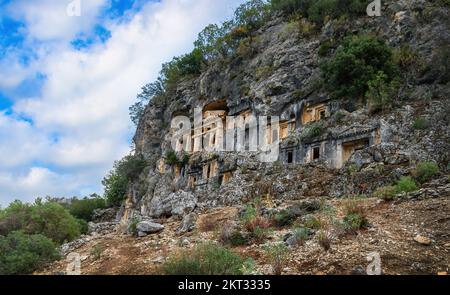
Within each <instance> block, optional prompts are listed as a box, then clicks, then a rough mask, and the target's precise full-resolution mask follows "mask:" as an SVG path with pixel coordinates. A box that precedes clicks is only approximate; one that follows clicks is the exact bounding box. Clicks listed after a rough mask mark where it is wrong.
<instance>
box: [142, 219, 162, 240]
mask: <svg viewBox="0 0 450 295" xmlns="http://www.w3.org/2000/svg"><path fill="white" fill-rule="evenodd" d="M163 229H164V225H161V224H159V223H156V222H152V221H141V222H139V223H138V224H137V225H136V231H137V232H138V236H139V237H143V236H146V235H148V234H154V233H158V232H160V231H162V230H163Z"/></svg>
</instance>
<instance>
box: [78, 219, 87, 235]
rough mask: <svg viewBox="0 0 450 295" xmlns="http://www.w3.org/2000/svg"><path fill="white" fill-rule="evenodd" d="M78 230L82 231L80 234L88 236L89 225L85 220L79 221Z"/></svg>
mask: <svg viewBox="0 0 450 295" xmlns="http://www.w3.org/2000/svg"><path fill="white" fill-rule="evenodd" d="M77 223H78V228H79V229H80V234H82V235H87V234H88V232H89V225H88V223H87V221H86V220H84V219H77Z"/></svg>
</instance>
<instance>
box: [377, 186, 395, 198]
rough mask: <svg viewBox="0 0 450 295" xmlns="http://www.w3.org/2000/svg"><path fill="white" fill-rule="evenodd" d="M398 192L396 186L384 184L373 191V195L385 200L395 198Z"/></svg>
mask: <svg viewBox="0 0 450 295" xmlns="http://www.w3.org/2000/svg"><path fill="white" fill-rule="evenodd" d="M396 193H397V188H396V187H395V186H383V187H379V188H377V189H376V190H375V191H374V192H373V196H374V197H376V198H379V199H382V200H385V201H391V200H393V199H394V198H395V194H396Z"/></svg>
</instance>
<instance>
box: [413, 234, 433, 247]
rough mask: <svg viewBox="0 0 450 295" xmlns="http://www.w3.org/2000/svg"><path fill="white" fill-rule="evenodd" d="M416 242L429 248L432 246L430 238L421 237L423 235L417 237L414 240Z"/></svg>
mask: <svg viewBox="0 0 450 295" xmlns="http://www.w3.org/2000/svg"><path fill="white" fill-rule="evenodd" d="M414 241H416V242H417V243H419V244H421V245H425V246H428V245H430V244H431V240H430V239H429V238H427V237H424V236H421V235H417V236H416V237H415V238H414Z"/></svg>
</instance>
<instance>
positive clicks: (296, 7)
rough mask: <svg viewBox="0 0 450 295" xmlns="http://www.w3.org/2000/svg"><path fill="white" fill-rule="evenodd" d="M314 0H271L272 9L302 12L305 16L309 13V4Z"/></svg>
mask: <svg viewBox="0 0 450 295" xmlns="http://www.w3.org/2000/svg"><path fill="white" fill-rule="evenodd" d="M312 2H313V1H312V0H272V1H270V3H271V5H272V9H273V10H275V11H282V12H283V13H286V14H293V13H300V14H302V15H303V16H306V15H307V11H308V8H309V6H310V5H311V3H312Z"/></svg>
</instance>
